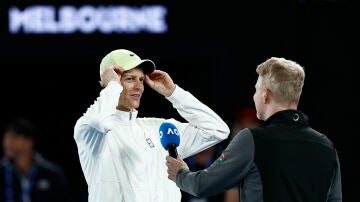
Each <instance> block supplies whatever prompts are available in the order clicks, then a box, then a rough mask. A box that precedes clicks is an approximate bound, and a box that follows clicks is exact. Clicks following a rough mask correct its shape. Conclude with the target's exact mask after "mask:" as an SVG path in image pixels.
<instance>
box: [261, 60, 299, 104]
mask: <svg viewBox="0 0 360 202" xmlns="http://www.w3.org/2000/svg"><path fill="white" fill-rule="evenodd" d="M256 72H257V73H258V75H259V77H260V78H261V83H260V85H262V86H263V87H266V88H268V89H269V90H270V92H271V93H272V95H273V97H274V99H275V100H276V101H277V102H280V103H299V100H300V95H301V92H302V88H303V85H304V80H305V71H304V68H303V67H302V66H300V65H299V64H298V63H296V62H294V61H291V60H287V59H285V58H278V57H271V58H269V59H267V60H266V61H265V62H263V63H261V64H260V65H258V66H257V68H256Z"/></svg>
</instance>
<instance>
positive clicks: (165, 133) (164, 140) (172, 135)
mask: <svg viewBox="0 0 360 202" xmlns="http://www.w3.org/2000/svg"><path fill="white" fill-rule="evenodd" d="M159 135H160V141H161V144H162V146H163V147H164V149H166V150H167V149H168V145H170V144H175V145H176V146H179V144H180V135H179V131H178V129H177V128H176V126H175V125H174V124H172V123H169V122H164V123H162V124H161V125H160V128H159Z"/></svg>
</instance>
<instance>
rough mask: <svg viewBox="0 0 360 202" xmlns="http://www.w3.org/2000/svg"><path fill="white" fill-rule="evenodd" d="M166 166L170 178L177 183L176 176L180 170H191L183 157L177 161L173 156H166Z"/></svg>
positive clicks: (179, 157)
mask: <svg viewBox="0 0 360 202" xmlns="http://www.w3.org/2000/svg"><path fill="white" fill-rule="evenodd" d="M166 166H167V167H168V169H167V172H168V178H169V179H170V180H172V181H174V182H175V183H176V175H177V173H178V172H179V170H180V169H186V170H189V167H188V166H187V164H186V163H185V162H184V161H183V160H182V159H181V156H180V155H178V157H177V159H174V158H173V157H171V156H166Z"/></svg>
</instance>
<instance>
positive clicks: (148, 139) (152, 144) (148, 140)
mask: <svg viewBox="0 0 360 202" xmlns="http://www.w3.org/2000/svg"><path fill="white" fill-rule="evenodd" d="M146 142H147V143H148V145H149V147H150V148H153V147H155V145H154V143H153V142H152V141H151V139H150V138H146Z"/></svg>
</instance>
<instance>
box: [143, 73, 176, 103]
mask: <svg viewBox="0 0 360 202" xmlns="http://www.w3.org/2000/svg"><path fill="white" fill-rule="evenodd" d="M145 82H146V83H147V84H148V85H149V86H150V87H151V88H152V89H154V90H155V91H156V92H158V93H160V94H161V95H163V96H165V97H169V96H170V95H171V94H172V93H173V92H174V90H175V87H176V86H175V84H174V82H173V80H172V79H171V77H170V76H169V74H168V73H166V72H164V71H161V70H155V71H153V72H152V73H150V74H147V75H145Z"/></svg>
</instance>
